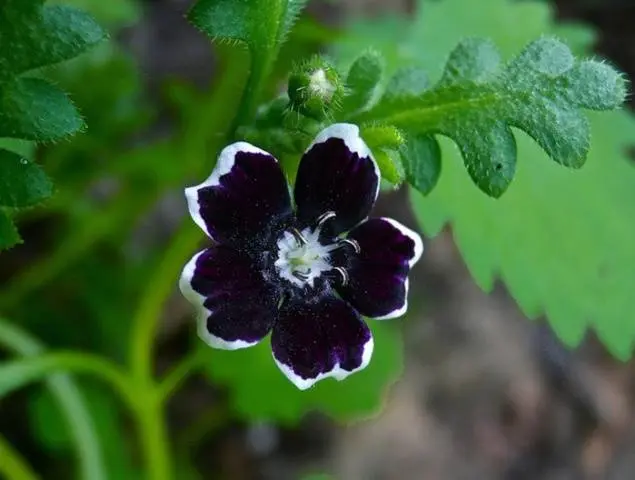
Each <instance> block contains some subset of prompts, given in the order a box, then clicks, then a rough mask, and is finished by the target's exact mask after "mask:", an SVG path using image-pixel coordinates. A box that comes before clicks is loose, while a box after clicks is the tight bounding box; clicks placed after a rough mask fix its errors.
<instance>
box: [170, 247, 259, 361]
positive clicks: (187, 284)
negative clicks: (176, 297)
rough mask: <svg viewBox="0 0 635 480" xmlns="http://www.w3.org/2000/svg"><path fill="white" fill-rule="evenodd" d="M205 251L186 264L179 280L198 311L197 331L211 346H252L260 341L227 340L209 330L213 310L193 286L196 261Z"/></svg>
mask: <svg viewBox="0 0 635 480" xmlns="http://www.w3.org/2000/svg"><path fill="white" fill-rule="evenodd" d="M203 253H204V252H203V251H201V252H198V253H197V254H196V255H194V257H192V259H191V260H190V261H189V262H187V264H185V267H183V272H182V273H181V278H180V280H179V288H180V290H181V293H182V294H183V296H184V297H185V298H186V299H187V300H188V301H189V302H190V303H191V304H192V305H193V306H194V309H195V311H196V332H197V333H198V336H199V337H200V338H201V340H203V341H204V342H205V343H207V344H208V345H209V346H210V347H213V348H218V349H221V350H238V349H241V348H247V347H252V346H254V345H256V344H257V343H258V341H256V342H245V341H244V340H234V341H227V340H223V339H222V338H220V337H217V336H215V335H212V334H211V333H209V330H207V318H208V317H209V316H210V315H211V313H212V312H211V311H210V310H208V309H207V308H205V305H204V302H205V297H204V296H203V295H201V294H200V293H198V292H197V291H195V290H194V289H193V288H192V278H193V277H194V271H195V269H196V261H197V260H198V258H199V257H200V256H201V255H203Z"/></svg>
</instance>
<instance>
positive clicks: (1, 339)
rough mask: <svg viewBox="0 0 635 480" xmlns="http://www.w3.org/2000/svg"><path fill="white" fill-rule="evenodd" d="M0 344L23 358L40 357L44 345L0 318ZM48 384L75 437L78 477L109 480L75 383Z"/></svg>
mask: <svg viewBox="0 0 635 480" xmlns="http://www.w3.org/2000/svg"><path fill="white" fill-rule="evenodd" d="M0 345H1V346H2V347H4V348H6V349H8V350H9V351H12V352H14V353H16V354H18V355H22V356H33V355H38V354H39V353H40V352H42V350H43V347H42V345H41V344H40V343H39V342H38V341H37V340H36V339H34V338H32V337H31V336H30V335H29V334H27V333H26V332H23V331H22V330H20V329H19V328H18V327H17V326H15V325H11V324H10V323H9V322H7V321H5V320H2V319H0ZM46 385H47V387H48V388H49V390H50V391H51V393H52V394H53V396H54V397H55V399H56V401H57V403H58V404H59V406H60V410H61V413H62V414H63V416H64V418H65V420H66V426H65V428H66V429H68V432H69V434H70V435H71V436H72V439H73V443H74V445H75V448H76V450H77V454H78V459H79V473H78V477H79V478H85V479H89V478H90V479H94V480H102V479H106V478H108V475H107V474H106V471H105V469H104V466H103V463H104V460H103V457H102V452H101V445H100V442H99V437H98V436H97V433H96V431H95V428H94V424H93V420H92V418H91V416H90V413H89V412H88V410H87V408H86V405H85V403H84V399H83V398H82V396H81V393H80V392H79V389H78V388H77V386H76V384H75V383H74V382H73V380H72V379H71V378H70V377H69V376H67V375H62V374H58V375H54V376H52V377H51V378H49V379H48V380H47V381H46Z"/></svg>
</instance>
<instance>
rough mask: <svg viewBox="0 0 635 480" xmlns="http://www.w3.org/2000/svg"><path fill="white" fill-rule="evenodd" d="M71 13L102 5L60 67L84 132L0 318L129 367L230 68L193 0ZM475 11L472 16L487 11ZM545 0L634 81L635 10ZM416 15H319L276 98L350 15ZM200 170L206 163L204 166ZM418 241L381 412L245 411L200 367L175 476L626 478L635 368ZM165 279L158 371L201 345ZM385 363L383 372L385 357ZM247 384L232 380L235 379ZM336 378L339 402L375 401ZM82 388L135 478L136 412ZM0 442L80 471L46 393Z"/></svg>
mask: <svg viewBox="0 0 635 480" xmlns="http://www.w3.org/2000/svg"><path fill="white" fill-rule="evenodd" d="M59 3H73V4H75V5H78V6H81V7H83V8H86V9H87V10H89V11H91V12H92V13H93V15H95V16H96V18H97V19H98V20H99V21H100V22H101V23H102V24H104V25H106V26H108V28H109V29H110V31H111V32H112V40H111V41H110V42H108V44H107V45H103V46H100V47H98V49H97V50H96V51H94V52H91V53H89V54H88V55H85V56H84V57H82V58H80V59H77V60H73V61H71V62H68V63H67V64H64V65H63V66H60V67H57V68H55V69H51V71H50V72H49V74H50V76H51V77H52V78H54V79H55V81H56V82H57V83H58V84H60V85H62V86H63V87H64V88H65V89H67V90H69V91H70V92H71V95H72V97H73V99H74V101H75V102H76V104H77V105H78V106H79V108H80V109H81V110H82V112H83V114H84V115H85V117H86V119H87V123H88V125H89V130H88V131H87V132H86V133H84V134H82V135H79V136H77V137H75V138H73V139H71V140H69V141H65V142H61V143H59V144H55V145H47V146H44V147H41V148H39V149H38V150H37V151H36V152H32V154H33V155H35V156H36V158H37V159H38V161H40V162H41V163H42V164H43V165H44V166H45V168H46V170H47V172H49V173H50V174H51V175H52V176H53V177H54V179H55V181H56V186H57V194H56V196H55V198H54V199H53V200H52V201H51V202H50V203H49V204H47V205H46V206H43V207H41V208H38V209H35V210H32V211H29V212H26V213H24V214H23V215H22V217H21V218H20V219H19V220H20V222H19V225H20V228H21V232H22V234H23V237H24V244H23V245H20V246H18V247H16V248H14V249H12V250H10V251H7V252H2V254H1V255H0V282H2V287H1V289H2V290H0V312H1V313H2V316H6V317H7V318H10V319H11V320H12V321H13V322H15V323H16V324H17V325H19V326H20V327H22V328H24V329H25V330H27V331H29V332H31V333H32V334H33V335H35V336H36V337H38V338H39V339H40V340H42V342H44V343H45V344H46V345H48V346H49V347H50V348H57V349H76V350H82V351H90V352H96V353H99V354H102V355H106V356H108V357H110V358H113V359H115V360H117V361H119V360H122V359H124V357H125V350H126V345H127V341H128V337H129V334H130V332H129V327H130V322H131V312H133V311H134V309H135V306H136V304H137V302H138V298H139V296H140V295H141V293H142V292H143V291H144V290H145V289H146V288H148V285H152V284H153V282H154V281H155V278H154V277H153V275H156V272H157V267H156V266H157V265H158V264H160V262H161V259H162V257H163V255H165V250H166V245H168V243H169V242H170V241H171V239H172V238H173V236H174V235H175V234H176V233H175V232H177V230H178V229H179V228H180V227H179V225H180V224H181V222H182V221H185V220H187V219H186V210H185V202H184V200H183V196H182V193H181V192H182V187H183V186H185V185H187V184H190V183H192V182H194V181H196V182H198V180H197V179H196V178H194V177H193V175H192V173H191V172H190V171H188V165H191V163H188V162H190V157H191V156H194V157H196V158H194V159H192V160H191V162H197V161H198V162H200V155H198V152H206V147H205V145H207V143H206V142H209V141H212V140H213V136H214V129H215V128H216V129H219V128H220V127H219V122H222V119H220V120H219V119H218V118H217V117H218V115H216V116H214V106H215V105H214V102H213V100H214V97H213V88H212V87H210V85H212V86H213V85H215V83H214V82H215V79H216V78H218V74H219V72H221V73H222V72H223V69H225V68H228V65H229V64H231V61H232V55H234V53H230V54H228V53H227V51H224V52H223V53H222V55H221V52H220V50H222V49H215V48H213V47H211V46H210V43H209V41H208V39H207V38H206V37H205V36H204V35H202V34H200V33H199V32H198V31H196V30H195V29H194V28H192V27H191V26H190V25H189V24H188V23H187V22H186V20H185V19H184V13H185V12H186V11H187V9H188V7H189V6H190V5H191V1H188V0H145V1H143V0H139V1H134V0H107V1H106V0H81V1H79V0H76V1H74V2H66V1H64V2H59ZM454 3H456V1H455V2H454ZM463 3H464V8H465V9H475V12H476V11H477V10H478V9H479V8H480V7H479V5H480V3H479V2H478V1H476V0H464V1H463ZM510 3H514V2H510ZM518 3H522V2H518ZM534 3H536V2H534ZM538 3H544V4H545V7H544V8H545V12H548V11H549V9H551V11H552V12H553V16H554V18H555V19H557V21H565V20H566V21H575V22H576V23H579V24H584V25H586V27H585V32H587V33H588V35H589V38H590V39H591V38H593V40H592V42H593V46H592V48H593V49H594V51H595V52H597V53H598V54H601V55H604V56H606V57H608V58H609V59H610V60H611V61H612V62H613V63H614V64H616V65H617V66H618V67H619V68H620V69H621V70H623V71H624V72H626V73H627V75H629V77H630V78H633V75H635V30H634V29H633V25H635V2H633V1H632V0H558V1H549V2H548V1H544V2H538ZM416 8H417V7H416V4H415V2H414V1H410V0H340V1H318V0H314V1H312V2H310V3H309V7H308V11H307V14H306V16H303V18H302V19H301V21H300V23H299V24H298V28H297V29H296V31H295V32H294V34H293V35H292V37H291V41H290V42H289V43H288V44H287V45H286V46H285V48H284V49H283V52H282V57H281V59H280V61H279V62H278V63H279V64H278V65H277V67H276V72H277V77H276V78H274V82H273V83H272V85H271V86H270V89H271V91H272V92H275V91H276V90H279V89H283V88H284V85H285V83H284V82H285V78H284V74H285V72H287V71H288V65H290V64H291V62H293V61H295V60H297V59H299V58H301V57H302V56H306V55H308V54H310V53H312V52H316V51H321V50H323V46H324V42H325V41H328V40H329V39H330V38H331V36H332V35H335V36H337V35H340V34H339V33H337V32H341V31H343V30H346V28H347V25H348V24H349V23H350V22H356V21H362V20H360V19H363V18H371V19H372V18H375V19H376V18H380V19H381V18H393V16H394V15H395V14H397V13H401V14H405V15H412V14H413V12H414V11H415V9H416ZM481 14H484V15H485V16H486V15H487V12H481ZM546 14H547V13H546ZM420 15H425V7H424V12H423V13H420ZM450 21H451V20H448V22H450ZM388 23H389V22H388V20H387V24H388ZM507 28H509V29H513V28H515V26H514V25H508V26H507ZM592 29H593V30H594V31H595V34H593V33H591V32H592ZM502 47H503V48H504V47H505V46H504V45H503V46H502ZM421 48H425V47H424V46H422V47H421ZM210 92H212V93H210ZM210 112H212V113H210ZM216 113H217V112H216ZM226 120H227V121H229V120H231V119H226ZM201 131H202V132H207V133H204V134H203V136H205V135H207V137H206V138H205V139H204V140H201V139H200V138H199V137H200V136H201V135H200V132H201ZM633 133H635V131H634V132H633ZM210 136H211V138H212V140H210ZM174 138H178V139H179V140H178V141H177V142H176V143H170V142H171V141H172V140H171V139H174ZM197 142H198V143H197ZM201 142H202V143H203V146H202V147H201V146H200V145H199V144H200V143H201ZM25 148H30V147H29V146H28V145H26V146H25ZM197 155H198V157H197ZM207 161H208V162H212V159H208V160H207ZM209 165H210V166H209V168H210V169H211V163H209ZM203 167H205V168H201V167H200V166H199V167H197V168H198V170H197V171H201V172H204V171H205V172H206V171H208V168H207V167H206V166H205V165H203ZM205 175H207V173H205ZM376 213H377V214H382V215H390V216H392V217H395V218H397V219H399V220H401V221H403V222H404V223H406V224H407V225H411V226H414V225H416V223H415V219H414V217H413V216H412V214H411V212H410V207H409V204H408V198H407V195H406V193H405V192H404V191H398V192H391V193H387V194H385V195H383V196H382V197H381V199H380V201H379V204H378V206H377V210H376ZM426 248H427V249H426V252H425V253H424V256H423V259H422V261H421V262H420V263H419V264H418V265H417V267H416V268H415V271H414V272H413V278H412V280H411V282H412V283H411V295H412V297H413V298H412V304H413V306H412V308H411V312H410V314H409V315H408V317H407V318H406V319H405V320H403V321H400V322H399V323H398V325H397V326H396V327H392V328H396V329H403V332H404V335H403V339H404V341H403V343H404V353H403V370H401V368H402V367H401V366H399V367H398V368H396V369H395V370H394V371H391V372H390V373H388V374H386V376H387V377H390V381H388V380H385V379H384V380H382V388H381V392H379V393H377V392H375V390H373V393H372V394H369V395H374V396H375V397H377V398H375V397H373V398H374V400H373V401H371V402H369V403H370V404H372V405H370V407H366V406H365V407H364V408H362V409H361V411H360V412H359V413H360V414H359V415H348V414H346V415H338V414H335V415H331V414H324V413H320V412H319V411H308V412H307V413H306V414H305V415H299V414H298V415H297V416H294V415H293V414H289V415H284V414H283V415H282V416H281V418H278V417H277V416H276V415H266V414H264V413H254V414H253V415H247V414H245V413H244V412H245V410H249V408H251V407H244V406H241V405H236V402H237V400H236V398H237V396H238V397H240V396H241V395H242V396H243V397H244V396H245V395H247V393H245V392H248V389H247V390H242V392H243V393H236V391H234V389H238V388H242V387H237V386H236V385H234V381H233V380H227V375H232V372H231V371H230V372H229V373H227V372H225V373H222V372H221V373H219V372H218V371H217V372H215V373H213V372H212V373H210V374H203V375H195V376H192V377H191V378H190V379H189V380H188V381H187V382H186V383H185V384H184V385H183V386H182V388H181V389H180V390H179V391H178V392H177V393H176V394H175V395H174V397H173V398H172V399H171V400H170V402H169V405H168V408H167V419H166V421H167V423H168V426H169V429H170V430H169V431H170V434H169V437H170V440H171V442H172V445H173V448H174V450H175V453H174V455H175V458H176V459H177V460H176V464H177V473H176V474H175V478H179V479H181V478H183V479H185V478H204V479H215V478H222V479H232V480H234V479H235V480H241V479H271V480H286V479H289V480H291V479H301V478H305V477H306V478H309V477H308V475H310V474H312V473H322V472H323V473H328V474H329V475H331V476H332V478H336V479H346V480H356V479H364V480H373V479H377V480H384V479H386V480H388V479H400V480H410V479H413V480H414V479H426V480H436V479H439V480H463V479H465V480H481V479H483V480H488V479H492V480H497V479H500V480H525V479H526V480H532V479H536V480H543V479H544V480H583V479H598V480H600V479H601V480H604V479H606V480H629V479H632V478H634V477H635V422H634V418H633V412H634V407H635V375H634V374H635V370H634V368H633V363H632V362H628V363H622V362H618V361H616V360H613V359H612V358H611V356H610V355H609V354H608V353H607V352H606V351H605V350H604V348H603V347H602V346H601V345H600V343H599V342H598V341H597V340H596V339H595V338H594V337H593V335H589V336H587V338H586V339H585V340H584V342H583V344H582V346H580V347H579V348H578V349H576V350H573V351H571V350H568V349H567V348H565V347H563V346H562V345H561V344H560V342H559V341H558V340H557V339H556V337H555V336H554V334H553V333H552V332H551V330H550V329H549V327H548V326H547V324H546V322H545V321H544V319H539V320H538V321H529V320H527V319H525V318H524V317H523V315H522V314H521V313H520V312H519V310H518V309H517V307H516V305H515V302H514V300H513V299H512V298H511V297H510V295H509V294H508V293H507V291H506V289H505V287H504V285H502V284H500V285H498V286H497V287H496V288H495V290H494V292H493V293H492V294H489V295H487V294H485V293H483V292H482V291H481V290H480V289H479V288H478V287H477V286H476V285H475V283H474V281H473V280H472V279H471V277H470V274H469V273H468V271H467V269H466V267H465V266H464V263H463V261H462V259H461V256H460V254H459V253H458V251H457V249H456V247H455V245H454V243H453V239H452V234H451V231H450V230H447V231H445V232H444V233H443V234H441V235H439V236H438V237H436V238H435V239H433V240H427V241H426ZM193 253H194V250H192V254H193ZM173 287H174V289H173V291H172V292H171V293H170V295H169V298H168V300H167V301H166V302H165V303H164V304H163V306H162V309H161V318H162V321H161V328H160V332H159V336H158V339H157V342H158V354H157V359H158V361H157V370H158V371H159V372H164V371H166V370H167V369H168V368H169V367H170V366H172V365H174V364H175V363H176V362H177V361H178V360H179V359H180V358H182V357H183V356H184V355H185V354H186V352H187V351H189V350H190V349H192V348H198V347H193V344H195V341H194V340H193V338H192V333H193V322H192V319H191V312H190V309H189V305H188V304H187V303H186V302H185V301H184V300H183V299H182V298H181V296H180V295H179V293H178V291H177V290H176V281H175V282H174V284H173ZM392 333H394V332H392ZM392 333H391V334H392ZM397 349H398V347H397ZM2 355H4V356H2V357H0V358H2V359H8V358H9V355H8V354H2ZM390 355H392V356H393V357H400V355H399V354H394V355H393V354H390ZM390 355H389V356H390ZM233 358H234V357H232V356H228V355H224V356H219V357H213V360H214V361H219V362H220V361H221V360H222V361H223V362H232V361H233ZM245 358H247V357H245ZM241 361H247V360H244V359H243V360H241ZM383 361H386V362H387V361H392V360H390V359H388V360H387V359H386V358H384V357H380V358H378V359H377V362H383ZM397 361H398V362H399V365H401V359H400V358H397ZM377 368H380V367H377ZM230 370H231V369H230ZM240 373H241V371H240V368H239V367H236V371H234V373H233V375H240ZM251 375H258V373H257V371H256V373H254V372H251ZM360 375H361V374H360ZM393 379H394V380H395V381H394V382H393V381H392V380H393ZM249 380H250V379H249V378H247V379H246V381H249ZM254 380H256V379H254ZM333 383H334V385H332V386H331V388H330V390H328V391H329V392H330V393H329V395H331V396H332V397H333V398H334V399H335V400H334V401H337V400H338V398H337V397H338V396H342V397H343V396H345V395H350V394H351V393H352V394H358V395H360V396H363V395H366V391H365V390H364V389H359V390H357V389H352V390H347V391H346V393H345V392H343V391H341V390H338V388H337V387H338V386H339V384H335V382H333ZM384 384H385V385H384ZM258 385H260V387H259V388H260V390H259V391H258V390H257V391H256V394H257V395H262V397H263V399H265V398H267V397H268V396H269V395H270V392H269V391H268V390H267V389H268V388H269V387H268V382H267V381H266V378H265V379H264V380H263V381H260V383H258ZM81 387H82V391H83V392H84V394H85V396H86V398H87V401H88V402H89V404H90V410H91V412H92V413H93V415H94V417H95V422H96V426H97V429H98V431H99V435H100V438H101V439H102V441H103V443H104V454H105V456H106V462H107V465H108V468H109V472H110V478H113V479H122V480H126V479H137V478H144V472H143V470H142V467H141V466H140V462H139V452H138V446H137V444H136V442H137V440H136V437H135V432H134V428H133V426H132V425H131V420H130V418H128V416H127V413H126V411H125V409H124V408H122V406H121V405H120V404H119V402H118V400H117V399H116V398H115V397H114V396H112V394H111V393H110V391H109V390H108V389H107V388H105V387H104V386H103V385H102V384H100V383H98V382H95V381H93V380H91V379H89V378H82V379H81ZM271 388H274V387H271ZM239 392H240V390H239ZM276 398H277V397H276ZM375 400H377V402H376V404H375V403H373V402H374V401H375ZM240 401H241V400H238V402H240ZM242 401H243V402H244V399H243V400H242ZM251 401H252V402H258V401H259V400H258V398H257V397H256V398H254V397H253V396H252V397H251ZM263 402H265V403H266V401H265V400H263ZM318 403H319V402H318ZM337 409H338V407H333V408H331V413H332V412H333V411H337ZM300 410H305V408H304V407H303V408H301V409H300ZM306 410H312V409H311V408H306ZM256 411H258V410H257V409H256ZM282 417H285V418H282ZM296 417H297V418H296ZM349 417H350V418H349ZM353 417H355V418H353ZM0 432H1V433H2V435H3V436H4V437H5V439H7V440H8V442H9V443H10V444H11V445H12V446H13V447H14V448H15V449H16V450H18V451H19V452H21V453H22V454H23V455H24V457H25V458H26V459H28V460H29V462H30V463H31V465H33V466H34V469H35V470H36V471H37V472H38V473H39V474H40V475H41V477H42V478H44V479H52V480H55V479H68V478H75V477H74V475H75V471H76V469H75V457H74V453H73V451H72V448H71V446H70V441H69V438H68V434H67V433H65V432H66V427H65V425H64V423H63V420H62V419H61V418H60V416H59V413H58V412H57V411H56V406H55V404H54V403H53V401H52V399H51V398H50V397H49V394H48V392H47V391H46V390H45V389H44V387H42V386H38V385H33V386H30V387H28V388H26V389H23V390H20V391H19V392H17V393H15V394H12V395H10V396H9V397H6V398H3V399H2V400H0ZM0 455H1V454H0ZM1 461H2V458H1V457H0V462H1ZM315 478H318V477H315ZM319 478H321V477H319ZM324 478H327V477H324Z"/></svg>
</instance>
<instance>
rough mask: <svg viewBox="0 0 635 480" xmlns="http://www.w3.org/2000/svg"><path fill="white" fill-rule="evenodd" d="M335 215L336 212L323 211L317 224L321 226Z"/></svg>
mask: <svg viewBox="0 0 635 480" xmlns="http://www.w3.org/2000/svg"><path fill="white" fill-rule="evenodd" d="M333 217H335V212H326V213H323V214H322V215H320V216H319V217H318V219H317V226H318V227H321V226H322V225H323V224H324V222H326V221H327V220H330V219H331V218H333Z"/></svg>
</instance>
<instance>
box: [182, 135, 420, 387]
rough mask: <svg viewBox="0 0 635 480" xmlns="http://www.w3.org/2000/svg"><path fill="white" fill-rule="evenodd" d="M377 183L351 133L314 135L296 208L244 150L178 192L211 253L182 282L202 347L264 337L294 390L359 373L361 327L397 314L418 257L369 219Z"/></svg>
mask: <svg viewBox="0 0 635 480" xmlns="http://www.w3.org/2000/svg"><path fill="white" fill-rule="evenodd" d="M379 182H380V173H379V169H378V168H377V164H376V163H375V160H374V159H373V156H372V154H371V152H370V150H369V148H368V147H367V146H366V144H365V143H364V141H363V140H362V139H361V137H360V136H359V129H358V128H357V127H356V126H355V125H350V124H335V125H332V126H330V127H328V128H326V129H325V130H323V131H322V132H321V133H320V134H318V136H317V137H316V138H315V140H314V141H313V143H312V144H311V145H310V146H309V148H308V149H307V151H306V153H305V154H304V156H303V157H302V160H301V162H300V166H299V170H298V174H297V178H296V183H295V188H294V191H293V198H294V200H295V202H294V203H295V205H293V204H292V201H291V195H290V192H289V186H288V184H287V181H286V179H285V176H284V174H283V172H282V170H281V168H280V166H279V164H278V162H277V160H276V159H275V158H274V157H273V156H272V155H270V154H268V153H267V152H265V151H263V150H261V149H259V148H257V147H255V146H253V145H251V144H249V143H245V142H237V143H234V144H232V145H229V146H228V147H226V148H225V149H224V150H223V151H222V152H221V153H220V156H219V158H218V163H217V165H216V168H215V169H214V171H213V172H212V174H211V175H210V177H209V178H208V179H207V180H205V181H204V182H203V183H201V184H200V185H197V186H195V187H191V188H187V189H186V190H185V194H186V197H187V201H188V206H189V210H190V213H191V215H192V218H193V219H194V221H195V222H196V223H197V224H198V225H199V226H200V227H201V228H202V229H203V230H204V231H205V232H206V233H207V234H208V235H209V236H210V237H211V238H212V240H213V241H214V244H213V246H211V247H209V248H207V249H205V250H203V251H202V252H199V253H198V254H196V255H195V256H194V258H192V259H191V260H190V261H189V262H188V263H187V265H186V266H185V268H184V269H183V273H182V275H181V281H180V287H181V291H182V292H183V294H184V295H185V297H186V298H187V299H188V300H190V302H192V304H193V305H194V306H195V307H196V309H197V315H198V333H199V335H200V337H201V338H202V339H203V340H204V341H205V342H207V343H208V344H209V345H210V346H212V347H216V348H222V349H228V350H234V349H238V348H245V347H250V346H252V345H255V344H256V343H258V342H260V341H261V340H262V339H263V338H264V337H265V336H267V335H268V334H269V333H270V332H271V348H272V351H273V357H274V359H275V362H276V364H277V365H278V366H279V367H280V369H281V370H282V372H283V373H284V374H285V375H286V376H287V377H288V378H289V379H290V380H291V381H292V382H293V383H294V384H295V385H296V386H297V387H298V388H300V389H306V388H309V387H310V386H312V385H313V384H314V383H315V382H317V381H319V380H321V379H323V378H326V377H334V378H336V379H338V380H342V379H344V378H345V377H347V376H348V375H350V374H351V373H354V372H356V371H358V370H361V369H363V368H364V367H366V365H368V363H369V361H370V358H371V355H372V352H373V337H372V335H371V332H370V330H369V329H368V327H367V325H366V324H365V322H364V320H363V319H362V315H364V316H367V317H371V318H376V319H388V318H394V317H398V316H400V315H402V314H403V313H404V312H405V311H406V309H407V305H408V301H407V294H408V273H409V271H410V267H411V266H412V265H413V264H414V263H415V262H416V261H417V260H418V259H419V257H420V256H421V253H422V251H423V245H422V243H421V238H420V237H419V235H417V234H416V233H415V232H413V231H411V230H409V229H408V228H406V227H404V226H403V225H401V224H399V223H397V222H396V221H394V220H391V219H388V218H371V219H366V218H367V216H368V214H369V213H370V210H371V208H372V206H373V204H374V203H375V200H376V198H377V194H378V193H379ZM346 232H348V233H346Z"/></svg>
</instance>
